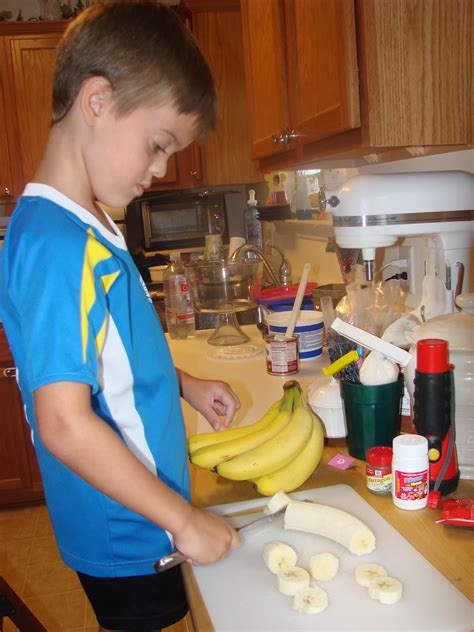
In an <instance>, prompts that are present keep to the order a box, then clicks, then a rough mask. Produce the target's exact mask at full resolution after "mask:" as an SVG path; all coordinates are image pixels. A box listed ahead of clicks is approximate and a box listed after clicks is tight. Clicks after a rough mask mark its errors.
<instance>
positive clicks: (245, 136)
mask: <svg viewBox="0 0 474 632" xmlns="http://www.w3.org/2000/svg"><path fill="white" fill-rule="evenodd" d="M208 5H210V6H208ZM234 5H235V6H234ZM189 6H190V9H191V12H192V29H193V33H194V34H195V35H196V37H197V39H198V42H199V47H200V49H201V51H202V53H203V55H204V57H205V58H206V60H207V62H208V64H209V67H210V69H211V72H212V75H213V77H214V80H215V84H216V92H217V98H218V120H217V127H216V130H215V131H214V132H213V133H211V134H209V136H208V137H207V138H206V140H205V141H204V142H203V144H202V145H201V146H200V149H201V160H202V177H203V180H204V182H205V183H207V184H237V183H242V182H254V181H256V180H260V174H259V172H258V168H257V165H256V164H255V163H254V162H252V161H251V160H250V140H249V131H248V117H247V101H246V98H245V90H244V86H245V73H244V60H243V43H242V25H241V19H240V10H239V5H238V3H236V4H235V3H234V4H232V3H230V4H229V3H227V5H226V7H225V8H224V9H223V5H222V3H219V2H214V3H207V4H206V6H205V7H204V9H203V8H202V4H201V5H200V6H201V10H200V11H196V10H194V11H193V3H190V4H189Z"/></svg>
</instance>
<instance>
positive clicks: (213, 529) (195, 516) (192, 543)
mask: <svg viewBox="0 0 474 632" xmlns="http://www.w3.org/2000/svg"><path fill="white" fill-rule="evenodd" d="M189 508H190V510H191V515H190V516H189V517H188V519H187V520H186V522H185V523H184V526H183V528H182V529H181V530H180V531H179V533H173V539H174V545H175V546H176V548H177V549H178V551H180V552H181V553H183V554H184V555H186V556H187V557H188V559H189V560H190V562H191V563H193V564H199V565H203V564H212V563H213V562H217V560H220V559H221V558H223V557H225V556H226V555H227V554H228V553H229V551H231V550H232V549H236V548H238V547H239V546H240V538H239V535H238V533H237V531H236V530H235V529H233V528H232V527H231V526H230V525H229V524H228V523H227V522H226V521H225V520H224V519H223V518H221V517H220V516H218V515H217V514H214V513H212V512H210V511H206V510H205V509H199V508H197V507H193V506H192V505H189Z"/></svg>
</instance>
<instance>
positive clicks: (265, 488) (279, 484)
mask: <svg viewBox="0 0 474 632" xmlns="http://www.w3.org/2000/svg"><path fill="white" fill-rule="evenodd" d="M308 412H309V414H310V416H311V418H312V431H311V436H310V438H309V441H308V442H307V444H306V445H305V446H304V448H303V449H302V450H301V452H300V453H299V454H297V455H296V456H295V458H294V459H292V460H291V461H290V462H289V463H287V464H286V465H283V467H281V468H279V469H277V470H275V471H273V472H270V473H269V474H266V475H264V476H261V477H259V478H256V479H254V480H253V484H254V486H255V489H256V490H257V491H258V493H259V494H262V495H263V496H271V495H273V494H276V493H277V492H278V491H283V492H290V491H292V490H294V489H297V488H298V487H300V486H301V485H302V484H303V483H304V482H305V481H306V480H307V479H308V478H309V477H310V476H311V474H312V473H313V472H314V470H315V469H316V468H317V466H318V465H319V462H320V461H321V457H322V454H323V448H324V430H323V426H322V423H321V421H320V420H319V418H318V417H316V415H314V414H313V413H311V411H308Z"/></svg>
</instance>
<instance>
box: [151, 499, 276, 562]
mask: <svg viewBox="0 0 474 632" xmlns="http://www.w3.org/2000/svg"><path fill="white" fill-rule="evenodd" d="M285 509H286V507H283V508H282V509H279V510H278V511H275V513H272V514H269V515H265V516H260V517H259V518H256V519H255V520H252V522H247V524H244V525H242V526H241V527H236V529H235V530H236V531H237V532H239V533H242V532H243V531H246V530H247V529H252V528H253V527H254V526H263V525H266V524H268V523H271V522H273V521H274V520H275V519H276V518H278V516H280V514H282V513H283V512H284V511H285ZM236 513H238V514H240V515H245V514H247V513H249V514H250V513H255V510H253V511H252V510H249V511H247V512H245V513H244V514H242V513H241V512H236ZM235 515H236V514H234V516H235ZM229 516H230V514H229ZM188 559H189V558H188V556H187V555H184V554H183V553H181V552H180V551H173V552H172V553H169V554H168V555H163V557H160V559H159V560H158V561H156V562H155V563H154V564H153V568H154V570H155V571H156V572H157V573H162V572H163V571H167V570H168V569H170V568H173V566H178V564H182V563H183V562H186V560H188Z"/></svg>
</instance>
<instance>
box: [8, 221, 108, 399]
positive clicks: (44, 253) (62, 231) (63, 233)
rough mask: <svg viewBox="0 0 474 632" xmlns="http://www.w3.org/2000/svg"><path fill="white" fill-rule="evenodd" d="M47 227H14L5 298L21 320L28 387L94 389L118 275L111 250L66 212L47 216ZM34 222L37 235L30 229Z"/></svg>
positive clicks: (33, 388) (95, 388)
mask: <svg viewBox="0 0 474 632" xmlns="http://www.w3.org/2000/svg"><path fill="white" fill-rule="evenodd" d="M48 222H50V224H49V225H48V230H47V231H45V230H44V229H43V230H40V227H39V226H37V225H36V224H37V222H35V221H31V217H30V222H29V223H28V225H27V226H25V227H24V229H23V230H22V227H21V226H18V227H17V231H18V238H17V242H18V243H17V256H16V257H15V263H14V265H13V268H12V274H11V277H10V288H9V289H10V295H11V296H12V299H13V303H14V305H15V308H16V310H17V312H18V317H19V320H20V322H21V331H22V344H23V347H24V349H23V350H24V357H25V359H26V363H25V369H26V371H27V372H28V375H27V379H28V381H29V384H30V387H31V390H35V389H37V388H39V387H40V386H43V385H45V384H48V383H52V382H58V381H74V382H85V383H88V384H90V385H91V386H92V389H93V392H97V390H98V389H99V373H100V353H101V349H102V346H103V342H104V337H105V334H106V331H107V322H108V315H109V311H108V301H107V294H108V291H109V289H110V287H111V286H112V285H113V283H114V281H115V279H116V278H117V276H118V275H119V274H120V267H119V266H118V263H117V261H116V259H115V258H114V257H113V256H112V254H111V252H110V250H108V249H107V248H106V246H104V244H103V243H101V242H100V241H99V240H98V239H97V237H96V235H95V234H94V232H93V230H92V229H91V228H88V229H87V227H85V226H84V227H82V226H79V225H77V224H76V223H75V222H74V221H72V220H71V219H69V218H68V217H67V216H66V214H64V213H57V214H56V215H53V216H52V217H50V215H48ZM35 225H36V230H35Z"/></svg>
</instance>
